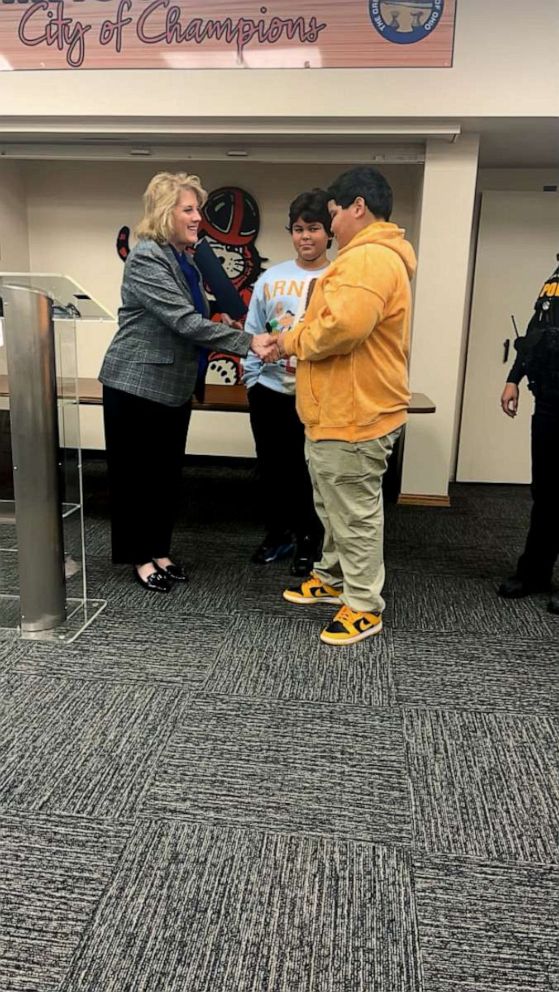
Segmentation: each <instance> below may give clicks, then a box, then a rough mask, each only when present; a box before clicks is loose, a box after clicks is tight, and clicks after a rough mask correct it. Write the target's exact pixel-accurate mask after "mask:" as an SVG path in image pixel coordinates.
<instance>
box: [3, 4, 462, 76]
mask: <svg viewBox="0 0 559 992" xmlns="http://www.w3.org/2000/svg"><path fill="white" fill-rule="evenodd" d="M455 3H456V0H243V2H242V4H241V3H238V2H233V0H204V2H201V0H0V70H1V69H4V70H8V69H155V68H157V69H235V68H236V69H242V68H248V69H320V68H325V69H335V68H374V67H377V68H389V67H401V68H405V67H425V68H428V67H436V66H451V65H452V52H453V41H454V19H455Z"/></svg>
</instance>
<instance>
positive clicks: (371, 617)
mask: <svg viewBox="0 0 559 992" xmlns="http://www.w3.org/2000/svg"><path fill="white" fill-rule="evenodd" d="M381 630H382V618H381V617H379V616H377V614H376V613H359V612H356V611H355V610H352V609H350V607H349V606H342V608H341V609H340V610H338V612H337V613H336V616H335V617H334V619H333V620H332V621H331V622H330V623H329V624H328V626H327V627H325V628H324V630H323V631H322V633H321V635H320V640H321V641H324V642H325V643H326V644H356V643H357V641H362V640H364V638H365V637H371V636H372V635H373V634H380V632H381Z"/></svg>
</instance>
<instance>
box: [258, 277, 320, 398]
mask: <svg viewBox="0 0 559 992" xmlns="http://www.w3.org/2000/svg"><path fill="white" fill-rule="evenodd" d="M329 264H330V263H329V262H328V263H327V264H326V265H325V266H323V268H321V269H313V270H309V269H302V268H301V266H300V265H298V264H297V262H295V261H294V260H290V261H289V262H280V264H279V265H274V266H272V268H271V269H268V270H267V271H266V272H263V273H262V275H261V276H260V278H259V279H258V281H257V283H256V285H255V287H254V290H253V293H252V298H251V301H250V306H249V310H248V314H247V318H246V322H245V330H246V331H248V332H249V333H250V334H262V333H263V332H264V331H272V332H276V333H278V334H280V333H281V332H282V331H290V330H291V328H292V327H295V325H296V324H297V323H299V321H300V320H302V318H303V317H304V315H305V310H306V309H307V306H308V304H309V300H310V298H311V294H312V291H313V289H314V284H315V282H316V280H317V279H319V278H320V276H321V275H323V273H324V272H326V269H327V268H328V266H329ZM243 366H244V375H243V382H244V383H245V385H246V386H247V388H248V389H250V387H251V386H254V385H256V383H260V384H261V385H262V386H268V387H269V388H270V389H275V390H276V392H279V393H289V394H293V393H295V369H296V359H295V358H292V357H289V358H282V359H280V360H279V362H270V363H269V364H266V363H265V362H262V361H261V360H260V358H258V356H257V355H255V354H254V352H252V351H250V352H249V353H248V355H247V357H246V358H245V359H244V360H243Z"/></svg>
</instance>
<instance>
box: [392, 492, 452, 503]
mask: <svg viewBox="0 0 559 992" xmlns="http://www.w3.org/2000/svg"><path fill="white" fill-rule="evenodd" d="M398 506H450V496H423V495H422V494H421V493H400V495H399V496H398Z"/></svg>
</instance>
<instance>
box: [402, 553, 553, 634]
mask: <svg viewBox="0 0 559 992" xmlns="http://www.w3.org/2000/svg"><path fill="white" fill-rule="evenodd" d="M387 586H388V588H389V590H390V591H391V592H392V595H393V596H394V613H393V616H392V619H391V625H392V626H393V627H395V628H397V629H400V630H417V631H429V630H432V631H452V630H457V631H461V632H463V633H465V634H471V633H479V634H494V633H495V632H497V631H498V632H499V634H500V636H502V637H505V636H506V635H507V634H518V635H520V636H523V637H530V638H536V639H537V640H540V639H542V638H545V637H549V636H550V634H551V627H550V624H549V621H548V617H549V616H550V614H547V613H546V611H545V601H544V602H541V601H539V600H535V599H532V597H530V598H527V599H514V600H510V599H509V600H504V599H501V598H500V597H499V596H498V595H497V593H496V584H495V583H493V582H491V581H490V580H483V579H468V578H456V577H455V578H453V579H452V580H450V579H449V577H448V576H443V575H439V574H436V573H427V574H426V573H425V572H420V571H418V572H416V571H407V572H405V571H395V570H393V571H392V572H389V574H388V579H387Z"/></svg>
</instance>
